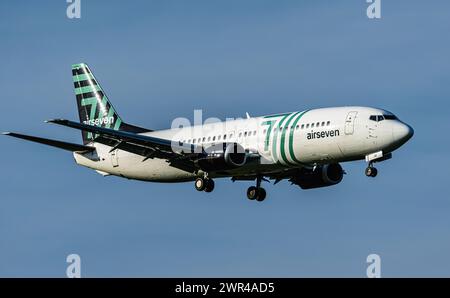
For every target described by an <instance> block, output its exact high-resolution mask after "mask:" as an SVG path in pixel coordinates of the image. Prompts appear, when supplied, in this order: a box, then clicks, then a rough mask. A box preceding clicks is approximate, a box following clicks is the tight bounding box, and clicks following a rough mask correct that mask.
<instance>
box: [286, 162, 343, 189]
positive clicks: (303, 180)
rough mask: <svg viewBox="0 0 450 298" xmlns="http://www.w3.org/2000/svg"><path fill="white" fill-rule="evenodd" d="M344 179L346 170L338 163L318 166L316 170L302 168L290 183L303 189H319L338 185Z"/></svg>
mask: <svg viewBox="0 0 450 298" xmlns="http://www.w3.org/2000/svg"><path fill="white" fill-rule="evenodd" d="M343 177H344V170H343V169H342V167H341V165H340V164H338V163H333V164H327V165H323V166H317V167H316V168H315V169H307V168H301V169H300V170H299V172H298V173H297V174H296V175H295V176H292V177H291V179H290V180H289V181H291V182H292V183H294V184H297V185H298V186H300V187H301V188H302V189H311V188H319V187H325V186H331V185H335V184H338V183H339V182H341V181H342V178H343Z"/></svg>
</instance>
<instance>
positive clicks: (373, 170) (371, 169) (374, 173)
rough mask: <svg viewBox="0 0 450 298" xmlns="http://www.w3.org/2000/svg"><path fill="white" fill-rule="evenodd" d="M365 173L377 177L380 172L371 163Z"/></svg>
mask: <svg viewBox="0 0 450 298" xmlns="http://www.w3.org/2000/svg"><path fill="white" fill-rule="evenodd" d="M365 174H366V176H367V177H376V176H377V174H378V170H377V168H375V167H374V166H373V164H372V163H369V166H368V167H367V168H366V171H365Z"/></svg>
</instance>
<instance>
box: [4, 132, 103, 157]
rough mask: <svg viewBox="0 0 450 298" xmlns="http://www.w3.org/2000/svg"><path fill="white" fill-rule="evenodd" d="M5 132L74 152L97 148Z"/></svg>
mask: <svg viewBox="0 0 450 298" xmlns="http://www.w3.org/2000/svg"><path fill="white" fill-rule="evenodd" d="M3 134H4V135H7V136H11V137H15V138H19V139H23V140H27V141H31V142H36V143H40V144H44V145H48V146H52V147H56V148H60V149H64V150H68V151H72V152H90V151H94V150H95V147H91V146H85V145H79V144H73V143H67V142H63V141H57V140H50V139H44V138H39V137H34V136H28V135H23V134H18V133H14V132H4V133H3Z"/></svg>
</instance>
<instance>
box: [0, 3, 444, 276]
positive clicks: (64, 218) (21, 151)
mask: <svg viewBox="0 0 450 298" xmlns="http://www.w3.org/2000/svg"><path fill="white" fill-rule="evenodd" d="M66 7H67V4H66V3H65V1H46V2H45V3H43V1H39V3H38V2H37V1H33V2H31V1H2V2H1V3H0V37H1V46H0V55H1V57H2V67H1V68H0V69H1V70H0V87H1V90H2V98H1V103H2V104H3V107H2V109H1V111H2V117H0V130H1V131H10V130H12V131H18V132H24V133H31V134H37V135H41V136H45V137H52V138H58V139H63V140H67V141H71V142H78V143H79V142H81V137H80V134H79V132H77V131H74V130H70V129H65V128H62V127H56V126H52V125H48V124H45V123H43V120H45V119H49V118H53V117H63V118H69V119H78V118H77V111H76V102H75V96H74V93H73V85H72V81H71V72H70V65H71V64H73V63H78V62H86V63H88V64H89V65H90V67H91V68H92V69H93V71H94V73H95V75H96V76H97V78H98V80H99V81H100V82H101V84H102V86H103V88H104V89H105V90H106V92H107V93H108V96H109V98H110V99H111V101H112V102H113V104H114V106H115V108H116V109H117V110H118V111H119V113H120V115H121V116H122V117H123V118H124V119H125V120H126V121H127V122H131V123H134V124H137V125H141V126H145V127H148V128H153V129H159V128H167V127H169V126H170V124H171V121H172V120H173V119H174V118H176V117H188V118H190V119H192V117H193V110H194V109H203V111H204V116H205V117H219V118H221V119H225V118H226V117H242V116H243V115H244V114H245V112H249V113H250V114H252V115H264V114H269V113H275V112H286V111H295V110H302V109H306V108H315V107H324V106H338V105H367V106H376V107H382V108H386V109H388V110H391V111H393V112H394V113H396V114H397V115H398V116H399V117H400V118H401V119H402V120H404V121H406V122H407V123H409V124H410V125H412V126H413V127H414V130H415V135H414V138H413V139H412V140H411V141H410V142H408V143H407V144H406V145H405V146H403V147H402V148H400V149H399V150H398V151H396V152H394V158H393V159H392V160H389V161H387V162H384V163H381V164H379V165H378V169H379V176H378V177H377V178H376V179H368V178H366V177H365V176H364V173H363V172H364V168H365V164H364V162H362V161H361V162H354V163H345V164H344V168H345V169H346V171H347V173H348V175H346V176H345V178H344V181H343V182H342V183H341V184H339V185H337V186H335V187H329V188H323V189H317V190H311V191H302V190H301V189H300V188H298V187H296V186H291V185H289V183H287V182H282V183H279V184H278V185H276V186H273V185H269V184H266V185H265V188H266V190H267V192H268V199H266V201H265V202H264V203H262V204H258V203H255V202H250V201H248V200H247V199H246V198H245V191H246V189H247V187H248V186H249V185H250V183H247V182H236V183H234V184H233V183H232V182H231V181H229V180H228V179H221V180H217V181H216V190H215V191H214V193H212V194H205V193H198V192H197V191H195V189H194V187H193V184H192V183H181V184H173V185H168V184H155V183H145V182H137V181H128V180H124V179H119V178H115V177H107V178H103V177H101V176H100V175H98V174H96V173H95V172H93V171H90V170H88V169H85V168H82V167H77V166H76V165H75V164H74V161H73V158H72V156H71V155H70V153H67V152H63V151H59V150H57V149H52V148H47V147H44V146H40V145H37V144H32V143H27V142H23V141H19V140H14V139H11V138H6V137H3V138H1V139H0V145H1V148H2V149H1V153H2V154H0V164H1V168H2V171H1V172H0V185H1V187H0V235H1V241H0V276H55V277H63V276H65V270H66V266H67V264H66V263H65V258H66V256H67V255H68V254H71V253H77V254H79V255H80V256H81V260H82V275H83V276H91V277H94V276H149V277H157V276H163V277H180V276H188V277H189V276H197V277H198V276H200V277H201V276H204V277H209V276H213V277H219V276H229V277H232V276H242V277H248V276H257V277H271V276H281V277H284V276H286V277H303V276H319V277H322V276H336V277H337V276H354V277H364V276H365V272H366V266H367V264H366V263H365V261H366V257H367V255H369V254H371V253H377V254H379V255H380V256H381V260H382V275H383V276H449V275H450V254H449V252H450V216H449V212H450V198H449V197H448V193H449V191H450V184H449V183H448V182H449V179H448V174H447V171H446V167H447V166H448V165H449V162H450V157H449V155H448V152H449V147H450V141H449V139H448V137H447V135H446V131H447V128H448V127H449V117H448V110H449V109H450V101H449V99H450V98H449V95H450V91H449V90H450V89H449V86H450V59H449V58H448V55H449V53H450V42H449V39H448V32H450V4H449V3H448V1H439V0H437V1H433V3H432V4H431V3H427V2H426V1H414V0H410V1H407V0H401V1H400V0H398V1H385V0H383V1H382V19H381V20H369V19H368V18H367V17H366V14H365V13H366V12H365V10H366V7H367V4H366V3H365V1H363V0H348V1H265V0H258V1H256V0H247V1H234V0H232V1H194V0H193V1H133V2H132V3H128V2H126V3H125V2H124V1H112V0H111V1H99V0H97V1H86V0H82V18H81V19H79V20H69V19H68V18H67V17H66V14H65V11H66Z"/></svg>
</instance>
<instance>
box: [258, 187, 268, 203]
mask: <svg viewBox="0 0 450 298" xmlns="http://www.w3.org/2000/svg"><path fill="white" fill-rule="evenodd" d="M257 192H258V196H257V197H256V200H257V201H258V202H262V201H264V199H265V198H266V190H265V189H264V188H262V187H260V188H258V191H257Z"/></svg>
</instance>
